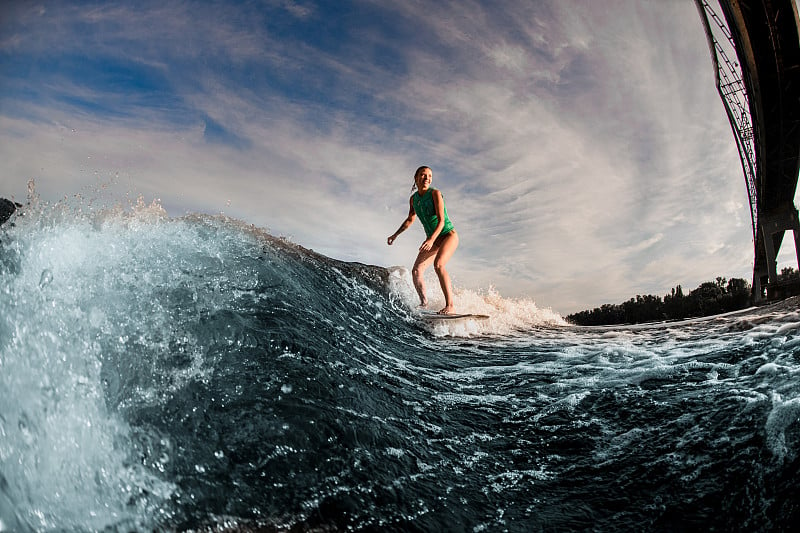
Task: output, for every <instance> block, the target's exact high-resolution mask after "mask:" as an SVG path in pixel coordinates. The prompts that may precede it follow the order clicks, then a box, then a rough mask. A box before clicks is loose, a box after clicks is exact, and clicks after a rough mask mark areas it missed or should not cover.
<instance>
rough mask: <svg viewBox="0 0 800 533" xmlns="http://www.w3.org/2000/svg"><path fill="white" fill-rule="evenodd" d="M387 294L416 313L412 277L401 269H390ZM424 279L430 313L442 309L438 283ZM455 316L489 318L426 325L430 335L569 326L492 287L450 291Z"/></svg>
mask: <svg viewBox="0 0 800 533" xmlns="http://www.w3.org/2000/svg"><path fill="white" fill-rule="evenodd" d="M388 270H389V281H388V283H389V293H390V295H391V297H392V298H393V299H394V300H395V301H397V302H398V303H400V304H402V305H403V306H404V307H406V308H407V309H411V310H414V313H417V312H418V311H416V309H417V307H418V305H419V297H418V296H417V293H416V290H415V289H414V285H413V282H412V280H411V273H410V272H409V270H408V269H407V268H405V267H402V266H394V267H390V268H389V269H388ZM430 278H431V275H430V273H429V274H428V277H427V278H426V280H425V282H426V287H427V292H428V298H429V305H428V308H429V309H438V308H440V307H444V298H443V296H442V295H441V289H440V288H439V283H438V281H437V280H435V279H430ZM453 292H454V299H455V308H456V312H457V313H463V314H476V315H489V319H488V320H457V321H435V322H430V323H427V327H428V328H429V329H430V331H431V332H432V333H433V334H434V335H437V336H453V337H469V336H474V335H508V334H512V333H514V332H518V331H528V330H530V329H533V328H537V327H559V326H567V325H568V323H567V322H566V321H565V320H564V319H563V318H562V317H561V315H559V314H558V313H556V312H555V311H553V310H552V309H549V308H548V309H541V308H539V307H538V306H537V305H536V303H535V302H534V301H533V300H531V299H528V298H507V297H503V296H501V295H500V293H499V292H497V290H495V289H494V288H493V287H489V288H488V289H478V290H472V289H467V288H463V287H457V286H456V287H453Z"/></svg>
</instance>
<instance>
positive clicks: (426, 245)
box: [419, 239, 436, 252]
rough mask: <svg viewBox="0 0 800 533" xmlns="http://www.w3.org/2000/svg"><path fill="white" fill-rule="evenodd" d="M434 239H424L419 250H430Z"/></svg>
mask: <svg viewBox="0 0 800 533" xmlns="http://www.w3.org/2000/svg"><path fill="white" fill-rule="evenodd" d="M435 240H436V239H426V240H425V242H423V243H422V246H420V247H419V251H420V252H430V251H431V248H433V243H434V242H435Z"/></svg>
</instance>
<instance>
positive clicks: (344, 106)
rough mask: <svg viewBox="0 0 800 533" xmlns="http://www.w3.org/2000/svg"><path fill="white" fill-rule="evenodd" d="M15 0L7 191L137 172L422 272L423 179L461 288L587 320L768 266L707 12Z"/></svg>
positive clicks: (0, 38) (324, 246)
mask: <svg viewBox="0 0 800 533" xmlns="http://www.w3.org/2000/svg"><path fill="white" fill-rule="evenodd" d="M10 4H13V6H8V5H4V6H3V7H2V8H0V9H2V10H3V11H2V15H3V16H2V17H0V19H3V20H4V21H5V22H0V69H2V71H3V72H4V74H5V76H4V77H3V79H2V80H1V81H0V158H2V159H3V161H4V169H3V178H2V184H3V189H5V190H7V191H11V192H10V193H7V192H5V191H3V193H2V194H5V195H8V194H15V195H17V197H19V196H20V195H21V194H23V193H24V183H23V181H25V179H27V178H28V177H35V178H36V179H37V184H38V188H39V192H40V193H41V194H42V195H43V197H45V198H51V199H58V198H60V197H62V196H64V195H69V194H72V193H74V192H76V191H79V190H83V189H86V188H87V187H89V188H90V187H92V186H96V185H97V184H98V183H105V182H107V181H114V182H115V183H117V185H116V187H119V188H120V189H121V190H124V191H127V190H130V191H131V192H132V193H133V194H138V193H142V194H144V195H146V196H148V197H157V198H161V201H162V202H163V203H164V205H166V206H167V207H168V208H169V209H170V210H171V211H172V212H173V213H175V214H181V213H183V212H184V211H186V210H199V211H210V212H217V211H225V212H226V213H228V214H230V215H232V216H237V217H240V218H243V219H245V220H247V221H249V222H252V223H255V224H257V225H260V226H265V227H268V228H270V229H271V230H272V231H273V232H274V233H277V234H283V235H291V236H292V237H293V238H294V240H295V241H297V242H299V243H300V244H303V245H305V246H309V247H311V248H314V249H316V250H318V251H320V252H322V253H325V254H327V255H330V256H333V257H337V258H341V259H346V260H357V261H362V262H370V263H378V264H383V265H392V264H404V265H410V264H411V263H412V262H413V258H414V255H415V253H416V248H417V247H418V245H419V243H420V242H421V240H422V234H421V231H420V230H418V228H412V229H411V230H409V232H407V234H405V235H403V236H402V237H401V239H399V240H398V241H397V243H396V244H395V245H394V246H392V247H387V246H386V243H385V242H386V235H388V234H390V233H391V232H392V231H394V230H395V229H396V227H397V226H398V225H399V224H400V222H401V221H402V220H403V218H404V217H405V215H406V212H407V210H408V194H409V190H410V185H411V182H412V180H411V173H412V172H413V170H414V169H415V168H416V167H417V166H418V165H419V164H423V163H425V164H429V165H431V166H432V167H433V169H434V185H435V186H437V187H439V188H441V189H442V190H443V192H444V195H445V198H446V201H447V203H448V211H449V212H450V214H451V216H452V218H453V220H454V222H455V223H456V226H457V227H458V229H459V233H460V235H461V247H460V249H459V251H458V252H457V254H456V256H455V257H454V259H453V262H452V263H451V265H452V266H451V271H452V273H453V276H454V279H455V280H456V283H457V284H461V285H462V286H467V287H471V288H480V287H488V286H490V285H492V286H495V287H497V289H498V290H500V292H501V293H502V294H506V295H509V296H528V297H533V298H534V299H536V300H537V302H539V303H540V305H545V306H552V307H553V308H555V309H557V310H560V311H563V312H570V311H575V310H578V309H583V308H586V307H591V306H594V305H599V304H601V303H604V302H605V301H609V300H610V301H619V300H621V299H624V298H627V297H629V296H631V295H632V294H637V293H640V294H641V293H652V292H654V293H661V292H667V291H668V290H669V289H670V288H671V287H672V286H674V285H675V284H677V283H682V284H683V285H684V286H685V287H693V286H696V284H698V283H699V282H701V281H705V280H706V279H710V278H713V277H715V276H716V275H737V276H742V277H749V275H750V272H749V269H750V268H751V266H750V261H751V260H752V258H751V254H752V243H751V232H750V227H749V210H748V208H747V200H746V192H745V189H744V186H743V180H742V178H741V169H740V168H739V166H738V157H737V154H736V150H735V145H734V144H733V141H732V139H731V136H730V129H729V127H728V125H727V121H726V119H725V116H724V111H723V108H722V104H721V103H720V102H719V99H718V97H717V95H716V91H715V88H714V85H713V80H712V72H711V66H710V61H709V59H708V51H707V48H706V43H705V37H704V35H703V30H702V27H701V25H700V21H699V19H698V15H697V12H696V9H695V7H694V5H693V4H692V3H691V2H650V3H645V4H642V3H641V2H638V1H635V0H627V1H619V2H615V3H613V4H611V5H609V4H608V3H603V5H602V6H601V5H600V4H599V3H597V2H589V1H581V2H572V3H570V4H569V5H567V4H565V3H563V2H556V1H550V2H522V1H521V2H505V3H503V4H502V6H500V7H498V5H497V4H493V3H489V2H479V1H469V2H399V3H393V4H386V3H385V2H376V1H363V2H353V3H351V4H348V8H349V9H347V10H341V9H339V8H338V7H337V8H336V9H329V8H327V7H326V6H325V5H324V4H315V3H313V2H299V1H298V2H291V1H277V0H276V1H272V2H264V3H259V4H255V3H247V4H242V5H238V6H231V5H225V6H224V9H223V6H220V5H216V4H192V5H188V4H185V3H183V2H166V3H164V2H152V3H144V4H137V5H136V6H131V5H130V4H127V3H104V4H101V5H97V4H82V3H71V4H55V5H47V6H46V7H45V8H41V9H40V8H35V7H33V6H26V5H23V4H17V3H14V2H12V3H10ZM343 13H345V14H343Z"/></svg>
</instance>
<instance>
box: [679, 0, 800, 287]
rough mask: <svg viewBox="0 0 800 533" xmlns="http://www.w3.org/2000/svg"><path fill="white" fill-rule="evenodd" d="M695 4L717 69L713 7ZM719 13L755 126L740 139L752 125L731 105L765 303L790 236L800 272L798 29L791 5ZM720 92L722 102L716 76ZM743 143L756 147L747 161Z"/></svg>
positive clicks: (736, 5)
mask: <svg viewBox="0 0 800 533" xmlns="http://www.w3.org/2000/svg"><path fill="white" fill-rule="evenodd" d="M695 1H696V2H697V4H698V8H699V9H700V10H701V13H702V14H703V16H704V21H705V24H706V31H707V33H708V34H709V45H710V46H712V57H713V58H714V62H715V66H717V67H718V70H719V65H718V64H717V57H716V56H717V51H715V50H714V48H713V43H712V41H713V37H712V36H711V32H710V29H709V22H708V17H707V16H706V15H705V12H707V11H710V6H709V5H708V0H695ZM719 6H720V8H721V10H722V12H723V14H724V17H725V20H726V22H727V29H728V31H729V34H728V35H729V38H730V40H731V41H732V43H733V44H734V47H735V51H736V55H737V57H738V60H739V65H740V69H741V80H742V82H743V84H744V89H745V91H746V95H747V101H748V105H747V107H748V109H749V122H750V124H751V126H752V130H750V131H745V132H743V131H742V126H743V124H742V123H743V122H747V121H742V120H740V119H738V117H735V116H733V115H734V114H735V113H732V112H731V109H730V103H729V102H726V109H728V117H729V119H730V120H731V126H732V127H733V129H734V135H735V136H736V138H737V143H738V144H739V151H740V155H741V156H742V165H743V169H744V171H745V177H746V179H749V180H750V182H748V183H749V186H748V194H749V195H750V203H751V215H752V217H753V241H754V248H755V249H754V261H753V290H754V295H755V297H756V299H760V297H761V295H762V287H764V286H766V287H767V288H768V293H769V286H774V285H775V283H776V282H777V271H776V270H777V267H776V258H777V254H778V251H779V250H780V246H781V243H782V241H783V237H784V233H785V232H786V231H787V230H791V231H793V233H794V243H795V251H796V254H797V261H798V270H800V222H798V212H797V208H796V207H795V206H794V195H795V191H796V190H797V181H798V173H800V22H799V21H798V13H797V7H796V4H795V2H794V0H719ZM717 87H718V89H719V90H720V96H721V97H722V98H723V101H725V99H726V96H725V94H723V93H724V91H723V89H722V87H721V83H720V78H719V74H718V75H717ZM745 126H746V125H745ZM737 130H738V131H737ZM743 136H745V137H747V138H746V139H744V141H745V142H746V143H747V142H749V143H750V144H749V146H750V147H752V152H753V154H752V158H751V160H750V161H749V162H748V161H746V159H747V158H746V155H747V153H746V152H747V147H748V145H747V144H745V145H744V150H743V144H742V143H743V139H742V137H743ZM748 164H749V165H750V174H751V175H749V176H748V167H747V165H748ZM754 196H755V198H754Z"/></svg>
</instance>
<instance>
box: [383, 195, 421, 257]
mask: <svg viewBox="0 0 800 533" xmlns="http://www.w3.org/2000/svg"><path fill="white" fill-rule="evenodd" d="M416 216H417V214H416V213H414V202H413V201H412V199H411V198H409V199H408V216H407V217H406V219H405V220H404V221H403V223H402V224H400V227H399V228H397V231H395V232H394V233H393V234H392V235H390V236H389V238H388V239H386V242H387V243H388V244H389V245H391V244H392V243H393V242H394V240H395V239H396V238H397V236H398V235H400V234H401V233H403V232H404V231H405V230H407V229H408V227H409V226H410V225H411V224H413V223H414V218H415V217H416Z"/></svg>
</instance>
